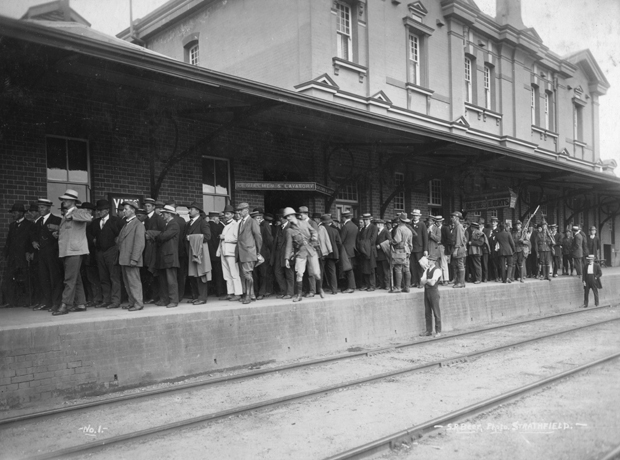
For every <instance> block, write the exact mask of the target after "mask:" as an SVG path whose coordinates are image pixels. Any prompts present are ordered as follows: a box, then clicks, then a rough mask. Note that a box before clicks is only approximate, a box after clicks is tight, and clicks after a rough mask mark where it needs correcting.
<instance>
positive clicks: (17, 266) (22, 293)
mask: <svg viewBox="0 0 620 460" xmlns="http://www.w3.org/2000/svg"><path fill="white" fill-rule="evenodd" d="M10 213H11V214H12V216H13V222H11V224H10V225H9V233H8V235H7V238H6V244H5V245H4V251H3V253H4V257H5V259H6V269H5V272H4V273H5V275H4V286H3V292H4V297H5V301H6V302H7V303H8V304H9V305H10V306H12V307H27V306H29V305H30V300H29V298H28V297H29V295H31V294H32V286H30V287H29V286H28V279H29V276H30V274H29V269H28V268H29V265H30V262H31V260H32V256H33V251H34V249H33V247H32V245H31V238H32V229H33V225H34V224H33V223H32V222H31V221H29V220H27V219H26V218H25V217H24V216H25V214H26V207H25V205H24V204H23V203H15V204H14V205H13V206H12V207H11V210H10Z"/></svg>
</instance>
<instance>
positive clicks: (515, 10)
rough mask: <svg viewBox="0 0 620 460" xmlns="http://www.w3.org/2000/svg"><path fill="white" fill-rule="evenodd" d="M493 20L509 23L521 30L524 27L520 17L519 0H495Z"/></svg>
mask: <svg viewBox="0 0 620 460" xmlns="http://www.w3.org/2000/svg"><path fill="white" fill-rule="evenodd" d="M495 21H496V22H497V23H498V24H500V25H504V24H510V25H511V26H513V27H515V28H517V29H519V30H521V29H525V28H526V27H525V24H523V19H521V0H495Z"/></svg>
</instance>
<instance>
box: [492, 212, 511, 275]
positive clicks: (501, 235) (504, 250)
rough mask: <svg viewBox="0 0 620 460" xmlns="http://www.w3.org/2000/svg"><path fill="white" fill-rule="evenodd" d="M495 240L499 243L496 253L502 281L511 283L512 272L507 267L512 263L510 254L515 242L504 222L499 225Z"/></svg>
mask: <svg viewBox="0 0 620 460" xmlns="http://www.w3.org/2000/svg"><path fill="white" fill-rule="evenodd" d="M495 241H496V242H497V244H498V245H499V249H498V251H497V255H498V257H499V268H500V272H501V276H502V282H504V283H512V273H508V268H509V267H510V266H511V265H512V254H513V253H514V251H515V243H514V241H513V239H512V235H511V234H510V232H507V231H506V229H505V227H504V224H501V225H500V226H499V231H498V232H497V233H496V234H495Z"/></svg>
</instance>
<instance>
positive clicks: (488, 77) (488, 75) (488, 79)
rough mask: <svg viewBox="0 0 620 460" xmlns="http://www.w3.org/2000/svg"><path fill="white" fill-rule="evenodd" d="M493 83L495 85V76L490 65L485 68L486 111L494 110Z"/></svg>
mask: <svg viewBox="0 0 620 460" xmlns="http://www.w3.org/2000/svg"><path fill="white" fill-rule="evenodd" d="M492 83H493V74H492V71H491V67H489V66H488V65H485V66H484V107H485V108H486V109H489V110H492V109H493V105H492V104H493V101H492V100H491V95H492Z"/></svg>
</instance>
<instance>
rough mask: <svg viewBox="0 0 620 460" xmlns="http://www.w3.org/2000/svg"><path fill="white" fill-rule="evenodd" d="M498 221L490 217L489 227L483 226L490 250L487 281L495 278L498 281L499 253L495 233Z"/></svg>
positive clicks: (497, 229) (499, 274)
mask: <svg viewBox="0 0 620 460" xmlns="http://www.w3.org/2000/svg"><path fill="white" fill-rule="evenodd" d="M498 224H499V221H498V219H497V217H495V216H493V217H491V228H485V229H484V230H483V233H484V234H485V235H486V236H487V239H488V240H489V248H491V251H490V252H489V269H488V273H489V281H490V280H495V281H499V279H500V276H501V272H500V266H499V253H498V251H497V233H498V232H499V228H498Z"/></svg>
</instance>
